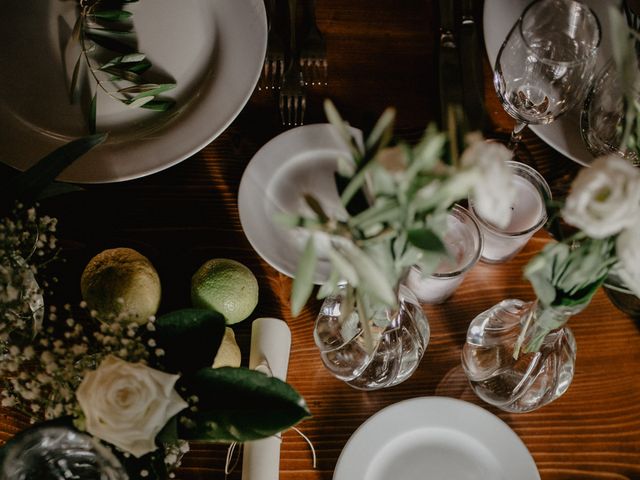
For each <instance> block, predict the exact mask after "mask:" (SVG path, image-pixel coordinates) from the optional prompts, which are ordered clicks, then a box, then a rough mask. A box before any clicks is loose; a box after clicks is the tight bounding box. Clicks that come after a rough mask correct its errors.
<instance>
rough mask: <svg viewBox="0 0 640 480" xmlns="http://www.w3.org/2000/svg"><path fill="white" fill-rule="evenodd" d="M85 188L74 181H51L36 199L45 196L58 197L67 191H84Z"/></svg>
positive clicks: (41, 198)
mask: <svg viewBox="0 0 640 480" xmlns="http://www.w3.org/2000/svg"><path fill="white" fill-rule="evenodd" d="M83 191H84V188H82V187H80V186H79V185H74V184H73V183H63V182H51V183H50V184H49V185H47V186H46V187H44V189H43V190H42V191H41V192H40V193H39V194H38V196H37V198H36V200H38V201H40V200H44V199H45V198H51V197H57V196H58V195H64V194H65V193H73V192H83Z"/></svg>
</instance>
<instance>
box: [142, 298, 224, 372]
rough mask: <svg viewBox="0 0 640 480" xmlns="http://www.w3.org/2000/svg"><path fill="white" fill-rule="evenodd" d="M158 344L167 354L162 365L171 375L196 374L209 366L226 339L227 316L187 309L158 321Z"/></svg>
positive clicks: (210, 311) (160, 318)
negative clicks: (225, 319) (177, 373)
mask: <svg viewBox="0 0 640 480" xmlns="http://www.w3.org/2000/svg"><path fill="white" fill-rule="evenodd" d="M155 326H156V333H155V337H156V341H157V343H158V346H159V347H160V348H162V349H164V351H165V355H164V359H163V363H164V366H165V367H166V368H167V369H168V370H169V371H171V372H182V373H187V372H194V371H196V370H199V369H201V368H203V367H210V366H211V365H212V364H213V359H214V358H215V356H216V353H218V348H220V342H222V337H223V336H224V330H225V321H224V317H223V316H222V315H221V314H219V313H218V312H215V311H213V310H203V309H196V308H187V309H183V310H176V311H174V312H170V313H167V314H164V315H162V316H161V317H159V318H158V319H157V320H156V323H155Z"/></svg>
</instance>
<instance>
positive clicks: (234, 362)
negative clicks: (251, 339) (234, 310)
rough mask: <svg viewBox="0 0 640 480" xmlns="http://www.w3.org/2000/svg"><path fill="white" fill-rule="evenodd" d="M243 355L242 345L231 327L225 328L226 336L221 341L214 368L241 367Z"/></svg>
mask: <svg viewBox="0 0 640 480" xmlns="http://www.w3.org/2000/svg"><path fill="white" fill-rule="evenodd" d="M241 357H242V355H241V354H240V347H239V346H238V343H237V342H236V336H235V334H234V333H233V330H232V329H231V328H229V327H226V328H225V329H224V337H222V342H221V343H220V348H219V349H218V353H216V358H215V359H214V360H213V365H212V367H213V368H220V367H239V366H240V360H241Z"/></svg>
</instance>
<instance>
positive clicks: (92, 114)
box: [89, 91, 98, 134]
mask: <svg viewBox="0 0 640 480" xmlns="http://www.w3.org/2000/svg"><path fill="white" fill-rule="evenodd" d="M97 109H98V92H97V91H96V93H94V94H93V98H92V99H91V104H90V105H89V132H90V133H92V134H94V133H96V112H97Z"/></svg>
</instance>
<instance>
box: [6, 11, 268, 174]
mask: <svg viewBox="0 0 640 480" xmlns="http://www.w3.org/2000/svg"><path fill="white" fill-rule="evenodd" d="M76 5H77V2H75V1H61V0H37V1H33V2H31V1H28V2H25V1H24V0H5V1H3V2H2V15H0V44H1V45H2V52H3V53H2V55H0V72H2V74H1V75H0V161H2V162H4V163H7V164H9V165H11V166H13V167H15V168H18V169H20V170H24V169H26V168H28V167H29V166H31V165H32V164H33V163H35V162H36V161H37V160H38V159H40V158H41V157H43V156H44V155H45V154H46V153H48V152H50V151H51V150H53V149H55V148H57V147H59V146H60V145H62V144H63V143H66V142H68V141H70V140H72V139H74V138H77V137H80V136H83V135H86V134H87V128H86V121H85V120H84V115H83V114H82V110H81V107H80V106H79V105H71V104H70V103H69V95H68V88H67V76H66V75H65V65H66V64H68V63H69V62H68V61H65V60H64V57H65V53H64V51H65V45H66V43H67V40H68V38H69V36H70V33H71V28H72V27H73V24H74V22H75V18H76V11H75V8H76ZM126 9H128V10H130V11H132V12H133V16H132V20H133V22H134V30H135V32H136V36H137V39H138V49H139V51H140V52H143V53H146V54H147V56H148V58H149V59H150V60H151V62H152V63H153V65H154V67H155V68H158V69H160V70H161V71H164V72H166V73H167V74H168V75H169V76H171V77H173V78H174V79H175V80H176V82H177V87H176V88H175V89H174V90H171V91H170V92H167V94H166V96H167V97H172V98H174V99H175V100H176V106H175V107H174V108H173V109H172V110H170V111H169V112H165V113H160V112H151V111H148V110H144V109H131V108H128V107H126V106H124V105H122V104H121V103H120V102H117V101H115V100H112V99H110V98H109V97H108V96H106V95H105V94H102V92H100V94H99V96H98V118H97V123H98V130H99V131H110V136H109V138H108V140H107V141H106V142H105V143H104V144H103V145H100V146H98V147H96V148H95V149H93V150H92V151H90V152H89V153H88V154H86V155H85V156H83V157H82V158H80V159H79V160H78V161H76V162H75V163H74V164H72V165H71V166H70V167H69V168H67V169H66V170H65V171H64V172H63V173H62V175H61V176H60V179H61V180H65V181H70V182H78V183H103V182H115V181H122V180H129V179H133V178H137V177H141V176H144V175H149V174H151V173H154V172H157V171H160V170H163V169H165V168H168V167H170V166H171V165H174V164H176V163H178V162H180V161H182V160H184V159H186V158H188V157H189V156H191V155H193V154H194V153H196V152H197V151H199V150H200V149H201V148H203V147H204V146H205V145H207V144H208V143H209V142H210V141H211V140H213V139H214V138H216V137H217V136H218V135H220V133H222V132H223V131H224V130H225V129H226V128H227V127H228V126H229V124H230V123H231V122H232V121H233V119H234V118H235V117H236V116H237V115H238V113H240V111H241V110H242V108H243V107H244V105H245V104H246V102H247V101H248V99H249V97H250V96H251V93H252V92H253V89H254V88H255V85H256V83H257V81H258V78H259V76H260V73H261V69H262V64H263V61H264V55H265V51H266V45H267V22H266V13H265V8H264V4H263V1H262V0H241V1H238V0H215V1H212V0H180V1H176V0H143V1H141V2H138V3H132V4H129V5H127V6H126ZM67 75H68V73H67Z"/></svg>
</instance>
